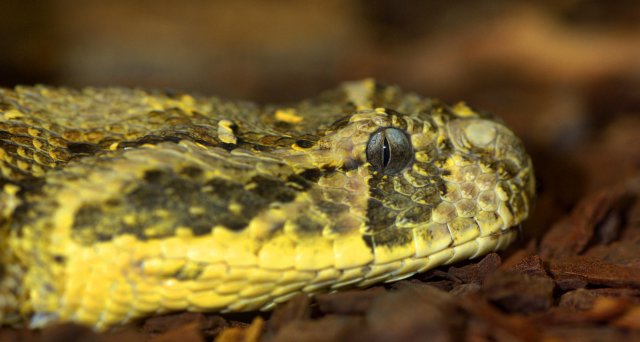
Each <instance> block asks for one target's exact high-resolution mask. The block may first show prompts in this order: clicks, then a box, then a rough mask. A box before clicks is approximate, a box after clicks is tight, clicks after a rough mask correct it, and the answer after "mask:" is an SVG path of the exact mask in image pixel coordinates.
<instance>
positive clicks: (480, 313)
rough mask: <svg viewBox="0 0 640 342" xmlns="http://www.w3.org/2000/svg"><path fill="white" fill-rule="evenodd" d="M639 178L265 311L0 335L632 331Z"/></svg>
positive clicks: (622, 335) (634, 335) (404, 335)
mask: <svg viewBox="0 0 640 342" xmlns="http://www.w3.org/2000/svg"><path fill="white" fill-rule="evenodd" d="M639 199H640V178H633V179H630V180H627V181H626V182H624V183H622V184H620V185H619V186H615V187H610V188H608V189H606V190H602V191H600V192H596V193H592V194H590V195H587V196H585V197H584V198H583V199H582V200H581V201H580V202H579V203H578V204H577V205H576V206H575V207H574V209H573V210H572V211H571V212H570V213H569V214H568V215H566V216H564V217H562V218H561V219H560V220H558V221H557V222H555V223H554V224H553V225H552V226H551V227H550V229H549V230H548V231H547V232H546V234H545V235H544V236H543V237H542V238H541V239H540V241H539V242H538V243H536V242H535V240H529V241H525V240H523V241H521V242H520V243H519V245H520V247H518V248H516V247H514V248H513V249H512V250H510V251H507V252H505V253H502V256H500V255H499V254H495V253H492V254H489V255H487V256H485V257H484V258H482V259H480V260H475V261H471V262H468V263H466V264H463V265H455V266H450V267H440V268H438V269H435V270H432V271H430V272H427V273H425V274H422V275H418V276H415V277H413V278H411V279H408V280H403V281H399V282H396V283H392V284H386V285H380V286H375V287H372V288H369V289H366V290H352V291H347V292H339V293H333V294H323V295H318V296H317V297H315V298H313V299H310V298H307V297H306V296H303V295H301V296H299V297H296V298H294V299H293V300H291V301H290V302H288V303H286V304H285V305H283V306H281V307H279V308H277V309H276V310H275V311H274V312H273V313H271V314H270V315H267V314H262V315H258V314H253V315H252V314H247V315H236V316H220V315H216V314H199V313H179V314H174V315H168V316H161V317H154V318H150V319H147V320H146V321H143V322H140V323H139V324H138V325H135V326H134V325H132V326H128V327H125V328H120V329H117V330H115V331H113V332H109V333H106V334H103V335H100V336H98V335H95V334H94V333H93V332H91V331H90V330H89V329H86V328H83V327H78V326H74V325H61V326H55V327H51V328H48V329H45V330H44V331H41V332H32V331H27V330H13V329H3V330H0V340H2V341H11V340H13V341H17V340H30V341H62V340H76V341H96V340H98V341H117V342H125V341H140V340H148V341H208V340H216V341H274V342H275V341H340V340H343V341H416V340H429V341H452V340H465V341H487V340H490V341H494V340H495V341H605V340H606V341H620V340H640V200H639Z"/></svg>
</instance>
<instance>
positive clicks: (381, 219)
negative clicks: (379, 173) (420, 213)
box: [367, 198, 398, 232]
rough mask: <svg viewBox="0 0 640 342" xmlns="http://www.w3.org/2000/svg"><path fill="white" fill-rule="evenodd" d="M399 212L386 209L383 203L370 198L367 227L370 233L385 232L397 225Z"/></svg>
mask: <svg viewBox="0 0 640 342" xmlns="http://www.w3.org/2000/svg"><path fill="white" fill-rule="evenodd" d="M397 215H398V212H396V211H395V210H392V209H389V208H387V207H385V206H384V205H383V204H382V202H380V201H378V200H376V199H373V198H369V200H368V201H367V225H368V226H369V231H371V232H377V231H381V230H385V229H387V228H389V227H391V225H393V224H395V222H396V216H397Z"/></svg>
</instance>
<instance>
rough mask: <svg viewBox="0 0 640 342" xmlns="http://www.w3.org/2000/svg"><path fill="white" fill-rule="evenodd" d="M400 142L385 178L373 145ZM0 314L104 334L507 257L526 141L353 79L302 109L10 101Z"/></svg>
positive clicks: (486, 122)
mask: <svg viewBox="0 0 640 342" xmlns="http://www.w3.org/2000/svg"><path fill="white" fill-rule="evenodd" d="M384 127H396V128H399V129H401V130H402V132H405V133H406V134H407V136H408V138H409V140H410V144H411V146H412V148H413V156H412V157H411V162H410V163H409V165H408V166H407V167H405V168H404V169H402V171H400V172H399V173H395V174H383V173H382V172H379V170H376V168H375V167H373V166H372V164H371V163H370V162H369V161H368V160H367V154H366V149H367V143H368V141H369V138H370V137H371V136H372V134H374V133H375V132H377V131H379V130H380V129H381V128H384ZM0 171H1V177H2V178H0V182H1V185H2V187H3V189H2V190H3V191H2V192H1V193H0V224H1V225H2V227H1V230H0V234H2V235H0V238H1V240H0V244H1V245H0V248H1V251H2V252H0V258H2V259H1V262H2V263H1V264H0V266H1V267H2V268H0V272H1V273H0V275H1V276H2V278H1V279H0V322H3V323H4V324H16V325H20V324H25V323H26V324H28V325H29V326H30V327H41V326H44V325H47V324H51V323H54V322H65V321H73V322H77V323H81V324H86V325H90V326H93V327H94V328H95V329H97V330H104V329H106V328H108V327H110V326H113V325H117V324H122V323H125V322H129V321H131V320H133V319H135V318H139V317H144V316H149V315H154V314H159V313H164V312H169V311H176V310H189V311H220V312H229V311H247V310H257V309H260V310H268V309H270V308H272V307H273V306H274V305H276V304H278V303H281V302H284V301H286V300H287V299H289V298H291V297H292V296H294V295H296V294H298V293H300V292H306V293H310V294H312V293H318V292H326V291H333V290H339V289H343V288H348V287H363V286H367V285H370V284H374V283H378V282H384V281H387V282H388V281H394V280H398V279H402V278H405V277H408V276H411V275H412V274H415V273H416V272H422V271H424V270H427V269H431V268H433V267H436V266H439V265H443V264H448V263H453V262H455V261H458V260H462V259H467V258H473V257H477V256H481V255H483V254H486V253H487V252H490V251H494V250H498V249H500V248H503V247H504V246H506V245H507V244H508V243H509V242H510V241H512V240H513V238H514V236H515V230H514V228H513V227H514V226H517V225H518V224H519V223H520V222H521V221H522V220H524V219H525V218H526V217H527V215H528V213H529V210H530V207H531V204H532V200H533V196H534V190H533V189H534V177H533V170H532V166H531V162H530V159H529V157H528V156H527V155H526V153H525V152H524V149H523V146H522V143H521V142H520V141H519V140H518V139H517V138H516V137H515V136H514V135H513V134H512V133H511V132H510V131H509V130H508V129H507V128H506V127H505V126H503V125H502V124H500V123H499V122H498V121H496V120H495V119H494V118H493V117H491V116H489V115H487V114H480V113H478V112H475V111H473V110H471V109H470V108H468V107H466V106H465V105H464V104H458V105H455V106H448V105H446V104H443V103H441V102H439V101H437V100H433V99H427V98H421V97H419V96H417V95H415V94H408V93H403V92H401V91H400V90H399V89H398V88H396V87H391V86H384V85H381V84H377V83H375V82H374V81H372V80H364V81H360V82H352V83H346V84H344V85H342V86H341V87H339V88H338V89H336V90H332V91H329V92H326V93H324V94H322V95H320V96H319V97H317V98H314V99H311V100H307V101H303V102H300V103H299V104H297V105H294V106H292V107H279V106H264V107H260V106H257V105H254V104H251V103H244V102H225V101H222V100H220V99H217V98H206V97H194V96H190V95H187V94H167V93H162V92H150V91H143V90H136V89H123V88H106V89H94V88H88V89H83V90H70V89H66V88H50V87H43V86H38V87H17V88H16V89H13V90H10V89H2V90H0Z"/></svg>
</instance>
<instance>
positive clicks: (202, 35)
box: [0, 0, 640, 231]
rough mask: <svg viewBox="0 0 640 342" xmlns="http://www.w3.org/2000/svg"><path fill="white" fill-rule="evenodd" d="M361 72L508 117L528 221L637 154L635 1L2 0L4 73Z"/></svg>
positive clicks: (176, 78)
mask: <svg viewBox="0 0 640 342" xmlns="http://www.w3.org/2000/svg"><path fill="white" fill-rule="evenodd" d="M364 77H376V78H378V79H380V80H382V81H385V82H389V83H395V84H398V85H400V86H402V87H403V88H405V89H407V90H411V91H416V92H418V93H420V94H422V95H427V96H436V97H440V98H443V99H445V100H447V101H458V100H465V101H467V102H468V103H469V104H471V105H472V106H475V107H477V108H482V109H485V110H489V111H492V112H494V113H496V114H498V115H499V116H501V117H503V118H504V119H505V121H506V122H507V123H508V124H509V125H510V126H511V127H513V129H514V130H515V131H516V132H517V133H518V134H519V135H520V136H521V137H523V139H524V140H525V143H526V144H527V146H528V149H529V150H530V151H531V152H532V154H533V157H534V162H535V165H536V170H537V173H538V179H539V183H540V197H539V200H538V205H537V214H536V215H535V216H534V219H533V221H532V223H530V225H532V226H535V227H536V228H535V229H534V231H535V230H539V229H544V227H545V226H546V224H547V223H548V222H551V220H553V219H554V218H555V217H556V216H557V215H559V214H560V213H562V212H564V211H566V210H568V209H569V208H570V207H571V206H573V205H574V204H575V201H576V199H577V198H578V197H579V196H581V195H583V194H584V193H585V192H588V191H591V190H594V189H597V188H601V187H605V186H608V185H611V184H615V183H619V182H621V181H624V179H625V178H627V177H630V176H632V175H637V174H638V170H639V169H640V138H638V137H639V136H640V115H639V114H640V3H638V2H636V1H623V0H614V1H604V0H602V1H595V0H593V1H588V0H559V1H552V0H547V1H539V2H530V1H500V0H483V1H471V0H458V1H451V2H447V3H446V4H445V2H443V1H418V0H406V1H393V0H382V1H367V0H351V1H346V0H324V1H293V0H280V1H260V0H243V1H205V0H194V1H167V0H160V1H158V0H155V1H151V0H143V1H125V0H114V1H93V0H87V1H71V0H45V1H19V0H9V1H7V0H4V1H2V2H0V85H1V86H14V85H16V84H33V83H46V84H54V85H67V86H74V87H80V86H87V85H92V86H102V85H124V86H142V87H153V88H171V89H180V90H186V91H194V92H198V93H201V94H207V95H208V94H217V95H220V96H222V97H226V98H243V99H251V100H255V101H259V102H274V101H276V102H281V101H293V100H297V99H301V98H304V97H307V96H311V95H314V94H316V93H317V92H319V91H321V90H323V89H327V88H330V87H333V86H335V85H336V84H337V83H339V82H341V81H344V80H351V79H359V78H364Z"/></svg>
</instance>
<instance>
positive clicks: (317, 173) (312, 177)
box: [298, 169, 322, 183]
mask: <svg viewBox="0 0 640 342" xmlns="http://www.w3.org/2000/svg"><path fill="white" fill-rule="evenodd" d="M298 175H299V176H300V177H302V178H304V179H306V180H308V181H310V182H313V183H315V182H317V181H318V180H319V179H320V177H321V176H322V171H321V170H320V169H307V170H304V171H302V172H301V173H299V174H298Z"/></svg>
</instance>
